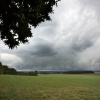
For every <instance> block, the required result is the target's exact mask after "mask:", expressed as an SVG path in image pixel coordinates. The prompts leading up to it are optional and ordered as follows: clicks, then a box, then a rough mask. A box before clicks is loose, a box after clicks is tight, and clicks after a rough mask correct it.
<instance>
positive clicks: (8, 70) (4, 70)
mask: <svg viewBox="0 0 100 100" xmlns="http://www.w3.org/2000/svg"><path fill="white" fill-rule="evenodd" d="M0 74H8V75H27V76H37V74H38V73H37V71H34V72H20V71H17V70H16V69H14V68H9V67H8V66H7V65H2V63H1V62H0Z"/></svg>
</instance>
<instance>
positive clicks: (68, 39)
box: [0, 0, 100, 70]
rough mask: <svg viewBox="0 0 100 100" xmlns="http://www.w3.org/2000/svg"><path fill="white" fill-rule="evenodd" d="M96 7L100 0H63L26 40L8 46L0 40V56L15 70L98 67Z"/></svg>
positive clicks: (99, 38) (99, 31)
mask: <svg viewBox="0 0 100 100" xmlns="http://www.w3.org/2000/svg"><path fill="white" fill-rule="evenodd" d="M99 8H100V1H99V0H62V1H61V2H59V3H58V7H54V14H53V15H51V18H52V21H51V22H45V23H41V24H40V26H39V27H37V28H36V29H34V28H32V32H33V38H31V39H30V41H29V44H24V45H23V44H21V45H20V46H19V47H18V48H17V49H14V50H9V49H8V47H7V46H4V44H3V43H2V41H0V48H1V49H0V60H1V61H2V62H3V63H4V64H8V65H9V66H10V67H15V68H16V69H17V70H100V52H99V51H100V12H99Z"/></svg>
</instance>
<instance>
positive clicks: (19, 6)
mask: <svg viewBox="0 0 100 100" xmlns="http://www.w3.org/2000/svg"><path fill="white" fill-rule="evenodd" d="M58 1H60V0H0V38H1V40H2V41H3V42H4V43H5V44H6V45H8V46H9V48H11V49H12V48H14V47H15V46H18V45H19V44H20V43H26V42H28V37H32V32H31V26H33V27H36V26H38V25H39V23H41V22H44V21H46V20H51V19H50V16H49V13H53V6H54V5H57V2H58Z"/></svg>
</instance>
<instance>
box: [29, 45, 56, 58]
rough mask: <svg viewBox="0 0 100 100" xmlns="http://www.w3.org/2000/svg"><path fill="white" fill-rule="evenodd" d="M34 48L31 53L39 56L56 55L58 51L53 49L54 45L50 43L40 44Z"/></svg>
mask: <svg viewBox="0 0 100 100" xmlns="http://www.w3.org/2000/svg"><path fill="white" fill-rule="evenodd" d="M34 48H35V50H33V52H31V55H36V56H39V57H45V56H54V55H55V54H56V53H57V52H56V51H54V50H53V48H52V46H50V45H44V44H42V45H41V44H39V45H37V46H35V47H34Z"/></svg>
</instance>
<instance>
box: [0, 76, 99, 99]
mask: <svg viewBox="0 0 100 100" xmlns="http://www.w3.org/2000/svg"><path fill="white" fill-rule="evenodd" d="M0 100H100V74H90V75H67V74H66V75H62V74H48V75H38V76H13V75H0Z"/></svg>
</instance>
